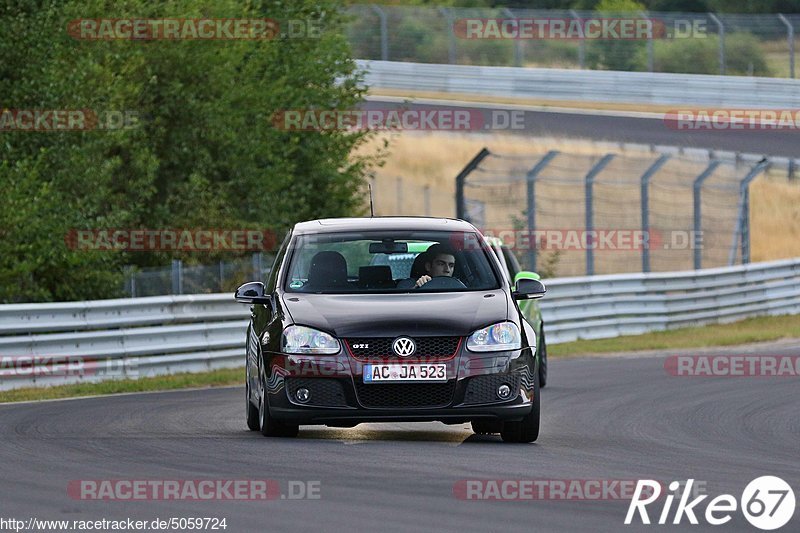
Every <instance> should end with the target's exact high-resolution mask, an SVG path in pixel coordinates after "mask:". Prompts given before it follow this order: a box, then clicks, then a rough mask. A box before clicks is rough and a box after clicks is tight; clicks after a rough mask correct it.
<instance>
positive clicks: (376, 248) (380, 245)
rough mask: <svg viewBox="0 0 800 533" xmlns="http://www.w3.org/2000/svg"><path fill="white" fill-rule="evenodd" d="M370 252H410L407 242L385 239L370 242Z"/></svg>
mask: <svg viewBox="0 0 800 533" xmlns="http://www.w3.org/2000/svg"><path fill="white" fill-rule="evenodd" d="M369 253H371V254H405V253H408V243H407V242H394V241H392V240H385V241H381V242H371V243H369Z"/></svg>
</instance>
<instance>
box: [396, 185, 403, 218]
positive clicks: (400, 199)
mask: <svg viewBox="0 0 800 533" xmlns="http://www.w3.org/2000/svg"><path fill="white" fill-rule="evenodd" d="M395 199H396V200H397V208H396V209H395V214H397V215H402V214H403V211H404V210H403V177H402V176H397V179H396V189H395Z"/></svg>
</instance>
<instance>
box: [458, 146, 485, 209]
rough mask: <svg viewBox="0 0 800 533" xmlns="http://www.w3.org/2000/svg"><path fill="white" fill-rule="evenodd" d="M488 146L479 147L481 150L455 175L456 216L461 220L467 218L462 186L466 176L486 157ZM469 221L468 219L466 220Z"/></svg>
mask: <svg viewBox="0 0 800 533" xmlns="http://www.w3.org/2000/svg"><path fill="white" fill-rule="evenodd" d="M490 153H491V152H490V151H489V149H488V148H481V151H480V152H478V153H477V154H476V155H475V157H473V158H472V160H471V161H470V162H469V163H467V166H465V167H464V168H463V169H462V170H461V172H459V173H458V176H456V218H460V219H461V220H467V218H466V217H467V202H466V201H465V200H464V186H465V184H466V183H465V182H466V180H467V176H469V175H470V174H471V173H472V171H473V170H475V169H476V168H478V165H480V164H481V161H483V160H484V159H486V157H487V156H488V155H489V154H490ZM467 222H469V221H467Z"/></svg>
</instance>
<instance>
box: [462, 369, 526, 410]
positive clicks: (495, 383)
mask: <svg viewBox="0 0 800 533" xmlns="http://www.w3.org/2000/svg"><path fill="white" fill-rule="evenodd" d="M503 383H505V384H507V385H508V386H509V387H511V397H509V398H507V399H505V400H501V399H500V398H498V397H497V387H499V386H500V385H502V384H503ZM519 384H520V374H518V373H514V374H488V375H485V376H475V377H473V378H470V379H469V381H468V382H467V390H466V392H464V403H465V404H481V403H497V402H508V401H510V400H513V399H515V398H516V397H517V395H518V394H519Z"/></svg>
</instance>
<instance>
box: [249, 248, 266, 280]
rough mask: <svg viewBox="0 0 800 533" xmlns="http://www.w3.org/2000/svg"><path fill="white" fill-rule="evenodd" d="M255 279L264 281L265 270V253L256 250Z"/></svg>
mask: <svg viewBox="0 0 800 533" xmlns="http://www.w3.org/2000/svg"><path fill="white" fill-rule="evenodd" d="M252 261H253V274H254V277H253V279H254V280H256V281H262V279H261V278H262V276H263V272H264V254H263V253H262V252H256V253H254V254H253V259H252Z"/></svg>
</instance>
